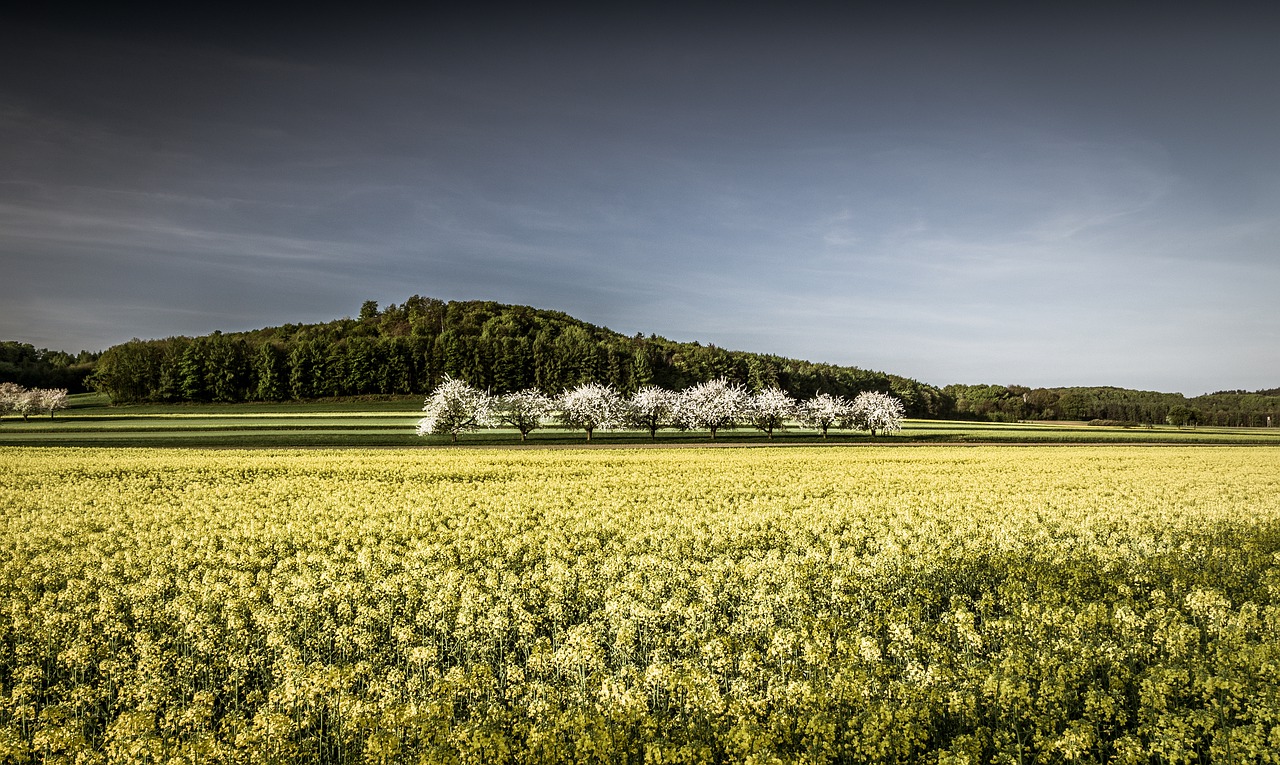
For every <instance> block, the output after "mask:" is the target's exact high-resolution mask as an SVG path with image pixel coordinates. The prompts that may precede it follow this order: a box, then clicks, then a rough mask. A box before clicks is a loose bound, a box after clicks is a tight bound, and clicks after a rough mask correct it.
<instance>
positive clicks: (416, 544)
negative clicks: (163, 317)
mask: <svg viewBox="0 0 1280 765" xmlns="http://www.w3.org/2000/svg"><path fill="white" fill-rule="evenodd" d="M8 424H9V423H6V424H5V426H6V427H7V426H8ZM0 475H3V480H0V604H3V605H2V610H0V761H2V762H12V763H21V762H82V763H97V762H113V763H115V762H119V763H126V762H127V763H135V762H186V763H195V762H325V763H337V762H345V763H356V762H442V763H445V762H455V763H463V762H467V763H491V762H510V763H517V762H518V763H528V762H535V763H536V762H612V763H642V762H643V763H665V762H754V763H767V762H797V763H799V762H805V763H835V762H848V763H918V762H923V763H962V762H968V763H1059V762H1087V763H1104V762H1105V763H1110V762H1116V763H1144V764H1145V763H1202V762H1222V763H1274V762H1277V761H1280V600H1278V599H1280V452H1278V451H1276V450H1273V449H1265V448H1256V447H1252V448H1250V447H1232V446H1224V447H1219V448H1212V449H1208V448H1196V447H1178V446H1163V447H1158V448H1144V447H1136V446H1073V447H1065V448H1048V449H1046V448H1036V447H1028V448H1012V447H1008V446H1003V447H1001V446H967V447H957V446H938V447H935V448H928V449H901V448H886V447H877V446H868V447H865V448H831V449H815V448H788V447H779V448H772V449H668V450H638V449H593V450H509V449H507V450H485V449H422V448H418V449H411V450H391V449H386V450H376V451H374V450H358V449H350V450H332V451H329V450H314V449H312V450H271V449H260V450H231V449H226V450H216V451H200V450H182V449H141V448H135V449H96V448H81V449H59V448H14V447H5V448H4V449H3V451H0Z"/></svg>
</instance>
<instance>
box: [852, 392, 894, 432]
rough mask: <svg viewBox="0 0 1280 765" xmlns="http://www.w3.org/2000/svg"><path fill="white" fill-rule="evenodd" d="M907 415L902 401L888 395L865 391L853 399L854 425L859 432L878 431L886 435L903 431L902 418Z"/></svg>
mask: <svg viewBox="0 0 1280 765" xmlns="http://www.w3.org/2000/svg"><path fill="white" fill-rule="evenodd" d="M905 413H906V408H905V407H903V405H902V401H901V400H900V399H898V398H895V397H894V396H890V395H889V394H888V393H880V392H877V391H863V392H862V393H859V394H858V395H857V396H856V397H855V398H854V399H853V410H852V418H851V420H852V423H853V425H854V427H856V428H858V429H859V430H869V431H871V437H872V438H875V437H876V431H877V430H883V431H884V432H886V433H889V432H892V431H895V430H902V416H903V415H904V414H905Z"/></svg>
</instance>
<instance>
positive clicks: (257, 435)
mask: <svg viewBox="0 0 1280 765" xmlns="http://www.w3.org/2000/svg"><path fill="white" fill-rule="evenodd" d="M421 404H422V401H421V397H418V396H413V397H402V398H381V399H375V400H355V401H319V402H303V403H293V402H290V403H279V404H270V403H253V404H189V405H172V404H170V405H139V406H118V407H116V406H110V404H109V402H108V401H107V399H106V398H105V397H104V396H101V395H98V394H84V395H78V396H72V397H71V406H70V408H68V409H67V410H65V411H61V412H58V414H57V416H56V417H55V418H53V419H52V420H51V419H49V418H47V417H33V418H31V419H30V420H29V421H25V422H24V421H23V420H22V419H21V418H20V417H16V416H13V415H10V416H8V417H5V418H3V420H0V445H7V446H140V447H142V446H183V447H303V446H324V447H333V446H383V447H387V446H393V447H413V446H425V445H450V444H451V442H450V440H449V439H448V438H446V437H431V438H420V437H418V436H417V435H415V433H414V425H415V423H416V422H417V420H418V418H419V417H420V416H421V413H420V411H419V410H420V408H421ZM709 441H710V438H709V434H708V433H706V432H700V431H687V432H681V431H676V430H666V431H662V432H660V433H659V434H658V437H657V439H656V441H651V440H650V439H649V437H648V434H646V433H642V432H636V431H615V432H597V433H596V434H595V437H594V438H593V441H592V443H593V444H596V445H612V446H617V445H636V446H642V445H649V444H653V443H657V444H661V445H670V446H675V445H702V444H706V443H708V442H709ZM774 441H775V442H778V443H784V444H788V445H794V446H799V445H806V444H814V445H816V444H822V443H828V444H830V443H838V444H867V443H872V442H873V439H872V438H871V436H869V435H868V434H866V433H861V432H854V431H832V433H831V434H830V436H829V437H828V438H827V439H826V441H825V442H824V441H823V439H822V438H820V437H819V436H818V435H817V434H816V433H815V432H814V431H812V430H806V429H803V428H790V429H788V430H785V431H782V432H778V433H775V434H774ZM584 442H585V436H584V434H583V433H582V432H581V431H573V430H567V429H565V428H561V427H547V428H544V429H542V430H537V431H534V432H533V433H532V434H531V435H530V437H529V441H528V444H530V445H533V446H566V445H579V444H583V443H584ZM874 442H875V443H888V444H904V443H905V444H922V443H1158V444H1270V445H1280V428H1204V427H1202V428H1186V429H1178V428H1173V427H1168V426H1157V427H1152V428H1145V427H1137V428H1104V427H1092V426H1088V425H1084V424H1082V423H1050V422H1030V423H981V422H959V421H938V420H908V421H907V422H906V423H905V427H904V428H903V430H902V431H901V432H899V433H895V434H892V435H888V436H883V435H882V436H879V437H877V438H875V439H874ZM716 443H718V444H736V445H747V444H750V445H764V444H767V443H769V441H768V439H767V438H766V437H765V435H764V434H763V433H760V432H758V431H755V430H753V429H751V428H739V429H737V430H730V431H721V433H720V434H719V435H718V437H717V438H716ZM517 444H520V437H519V434H518V433H516V431H515V430H512V429H504V428H495V429H492V430H484V431H480V432H476V433H468V434H464V435H463V436H461V437H460V438H459V440H458V445H459V446H503V445H517Z"/></svg>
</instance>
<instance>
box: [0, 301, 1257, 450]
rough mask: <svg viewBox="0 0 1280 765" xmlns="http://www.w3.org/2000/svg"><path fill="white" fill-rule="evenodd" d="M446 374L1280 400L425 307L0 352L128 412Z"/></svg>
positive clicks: (33, 381) (1205, 408) (1145, 415)
mask: <svg viewBox="0 0 1280 765" xmlns="http://www.w3.org/2000/svg"><path fill="white" fill-rule="evenodd" d="M445 375H448V376H450V377H453V378H456V379H461V380H464V381H466V382H468V383H470V384H472V385H474V386H477V387H481V388H484V389H487V390H489V391H491V392H493V393H508V392H512V391H516V390H521V389H525V388H537V389H539V390H542V391H543V392H545V393H552V394H553V393H559V392H560V391H562V390H564V389H565V388H568V387H572V386H575V385H579V384H582V383H589V382H594V383H601V384H608V385H612V386H613V387H614V388H616V389H618V390H619V391H622V392H624V393H629V392H632V391H635V390H636V389H638V388H639V387H641V386H643V385H648V384H654V385H659V386H662V387H664V388H668V389H671V390H680V389H683V388H686V387H689V386H691V385H695V384H697V383H700V382H705V381H707V380H711V379H714V378H717V377H726V378H729V379H730V380H732V381H734V382H738V383H741V384H742V385H745V386H747V387H748V388H750V389H752V390H760V389H762V388H767V387H770V386H775V385H776V386H778V387H781V388H783V389H784V390H786V391H787V392H788V393H790V394H792V395H793V396H795V397H797V398H801V399H805V398H810V397H812V396H813V395H814V394H816V393H819V392H826V393H831V394H836V395H842V396H846V397H853V396H856V395H857V394H858V393H860V392H862V391H868V390H874V391H881V392H885V393H891V394H893V395H895V396H897V397H899V398H900V399H902V401H903V403H904V404H905V406H906V410H907V416H909V417H931V418H961V419H975V420H994V421H1017V420H1027V419H1036V420H1038V419H1045V420H1084V421H1094V422H1096V423H1098V424H1103V423H1105V424H1126V425H1127V424H1135V425H1136V424H1147V423H1165V422H1173V423H1174V424H1185V425H1197V424H1200V425H1223V426H1226V425H1230V426H1255V427H1266V426H1268V425H1272V426H1280V390H1264V391H1255V392H1246V391H1223V392H1219V393H1214V394H1211V395H1205V396H1198V397H1195V398H1187V397H1185V396H1183V395H1181V394H1178V393H1159V392H1155V391H1136V390H1128V389H1124V388H1112V387H1099V388H1035V389H1033V388H1027V387H1022V386H1016V385H1007V386H1006V385H948V386H946V387H945V388H938V387H935V386H933V385H928V384H925V383H922V382H919V381H917V380H913V379H910V378H906V377H901V376H898V375H894V374H888V373H884V372H876V371H870V370H865V369H860V368H858V367H849V366H836V365H832V364H822V363H814V362H809V361H801V360H797V359H790V358H784V357H780V356H774V355H768V354H759V353H749V352H744V351H729V350H725V349H723V348H718V347H716V346H714V345H702V344H700V343H696V342H675V341H672V340H667V339H665V338H662V337H658V336H656V335H649V336H648V337H645V336H642V335H639V334H637V335H634V336H627V335H622V334H619V333H617V332H613V331H611V330H609V329H607V328H604V327H598V326H595V325H592V324H589V323H587V322H583V321H579V320H578V319H575V318H573V317H571V316H569V315H567V314H564V313H560V312H557V311H547V310H540V309H535V308H530V307H527V306H513V305H504V304H500V303H493V302H486V301H450V302H445V301H442V300H435V299H432V298H424V297H419V296H416V295H415V296H414V297H411V298H409V299H408V300H406V301H405V302H404V303H403V304H400V305H389V306H387V307H386V308H383V309H380V308H379V307H378V305H377V303H375V302H373V301H367V302H366V303H365V304H364V305H363V307H362V309H361V311H360V314H359V316H358V317H357V318H354V319H352V318H344V319H339V320H336V321H331V322H328V323H324V324H286V325H283V326H279V327H268V328H265V329H260V330H255V331H252V332H238V333H221V332H215V333H213V334H210V335H204V336H201V337H169V338H165V339H162V340H131V341H129V342H127V343H122V344H120V345H116V346H113V347H111V348H108V349H107V350H106V351H104V352H102V353H101V354H91V353H86V352H81V353H80V354H79V355H76V356H72V355H70V354H66V353H62V352H59V351H47V350H36V349H35V348H33V347H32V346H30V345H26V344H22V343H16V342H5V343H0V382H5V381H11V382H16V383H18V384H20V385H23V386H26V387H45V388H68V389H70V390H71V391H72V392H77V391H81V390H85V389H86V387H88V388H92V389H94V390H98V391H102V392H104V393H106V394H108V395H109V396H110V397H111V400H112V402H113V403H117V404H127V403H141V402H228V403H231V402H240V401H290V400H310V399H317V398H329V397H356V396H374V395H404V394H425V393H427V392H428V391H430V390H431V389H433V388H434V387H435V386H436V385H437V384H439V382H440V381H441V380H442V379H443V378H444V376H445Z"/></svg>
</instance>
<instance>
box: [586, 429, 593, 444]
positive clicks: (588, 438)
mask: <svg viewBox="0 0 1280 765" xmlns="http://www.w3.org/2000/svg"><path fill="white" fill-rule="evenodd" d="M592 430H593V428H587V440H588V441H590V440H591V431H592Z"/></svg>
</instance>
